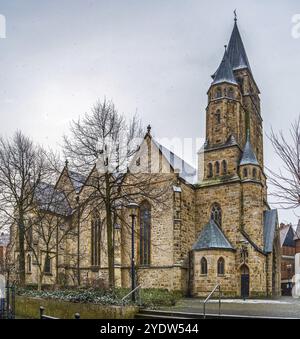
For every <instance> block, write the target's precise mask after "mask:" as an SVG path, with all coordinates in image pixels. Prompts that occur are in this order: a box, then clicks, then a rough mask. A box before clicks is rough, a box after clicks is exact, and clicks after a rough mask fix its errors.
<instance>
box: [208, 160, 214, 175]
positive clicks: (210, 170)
mask: <svg viewBox="0 0 300 339" xmlns="http://www.w3.org/2000/svg"><path fill="white" fill-rule="evenodd" d="M212 176H213V165H212V164H211V163H209V164H208V168H207V177H208V178H211V177H212Z"/></svg>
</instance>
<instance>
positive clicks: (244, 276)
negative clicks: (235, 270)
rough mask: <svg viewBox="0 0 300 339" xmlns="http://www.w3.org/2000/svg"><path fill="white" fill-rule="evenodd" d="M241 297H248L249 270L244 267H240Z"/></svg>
mask: <svg viewBox="0 0 300 339" xmlns="http://www.w3.org/2000/svg"><path fill="white" fill-rule="evenodd" d="M240 270H241V297H242V298H244V299H245V298H248V297H249V285H250V275H249V268H248V266H246V265H242V266H241V269H240Z"/></svg>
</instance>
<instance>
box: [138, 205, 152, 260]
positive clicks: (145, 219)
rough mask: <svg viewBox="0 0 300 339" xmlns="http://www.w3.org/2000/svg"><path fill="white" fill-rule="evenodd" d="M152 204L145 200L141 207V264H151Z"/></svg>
mask: <svg viewBox="0 0 300 339" xmlns="http://www.w3.org/2000/svg"><path fill="white" fill-rule="evenodd" d="M150 235H151V206H150V204H149V203H148V202H147V201H145V202H143V203H142V204H141V207H140V265H142V266H149V265H150V246H151V239H150Z"/></svg>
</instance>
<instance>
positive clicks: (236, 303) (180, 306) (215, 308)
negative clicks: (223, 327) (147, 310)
mask: <svg viewBox="0 0 300 339" xmlns="http://www.w3.org/2000/svg"><path fill="white" fill-rule="evenodd" d="M218 303H219V302H218V300H211V301H210V302H209V303H207V304H206V313H207V314H218V312H219V304H218ZM160 309H161V310H166V311H176V312H187V313H202V312H203V300H202V299H195V298H193V299H182V300H180V301H179V302H178V303H177V304H176V306H173V307H168V308H167V307H162V308H160ZM221 313H222V314H228V315H251V316H261V317H278V318H299V319H300V299H293V298H292V297H282V298H280V299H276V300H272V299H270V300H260V299H248V300H245V301H244V300H240V299H224V300H222V304H221Z"/></svg>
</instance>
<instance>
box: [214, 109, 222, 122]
mask: <svg viewBox="0 0 300 339" xmlns="http://www.w3.org/2000/svg"><path fill="white" fill-rule="evenodd" d="M215 119H216V124H217V125H219V124H220V123H221V111H220V110H219V109H218V110H217V112H216V113H215Z"/></svg>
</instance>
